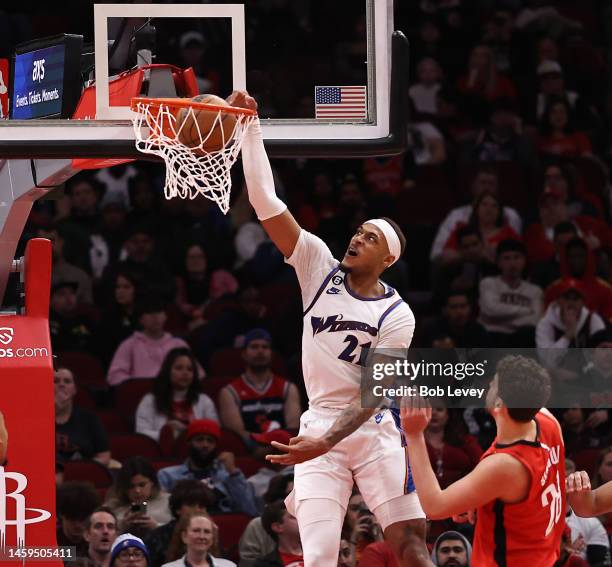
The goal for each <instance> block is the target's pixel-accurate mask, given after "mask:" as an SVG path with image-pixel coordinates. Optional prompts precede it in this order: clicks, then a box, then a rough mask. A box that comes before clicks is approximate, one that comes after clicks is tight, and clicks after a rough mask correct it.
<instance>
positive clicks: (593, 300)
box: [544, 237, 612, 321]
mask: <svg viewBox="0 0 612 567" xmlns="http://www.w3.org/2000/svg"><path fill="white" fill-rule="evenodd" d="M564 278H574V279H576V280H578V281H580V283H581V285H582V288H583V289H584V291H585V305H586V307H587V308H588V309H589V310H591V311H595V312H596V313H598V314H599V315H601V316H602V317H603V318H604V319H605V320H607V321H610V320H612V286H610V284H609V283H607V282H606V281H604V280H602V279H601V278H598V277H597V276H596V273H595V258H594V257H593V253H592V251H591V250H590V249H589V247H588V245H587V243H586V242H585V241H584V240H583V239H582V238H580V237H575V238H573V239H572V240H570V241H569V242H568V243H567V244H566V245H565V247H564V248H563V249H562V250H561V278H560V279H558V280H557V281H555V282H553V283H552V284H551V285H550V286H548V287H547V288H546V291H545V294H544V302H545V304H546V306H548V305H549V304H550V303H552V302H553V301H555V300H556V299H558V297H559V296H560V295H561V289H562V286H563V281H564Z"/></svg>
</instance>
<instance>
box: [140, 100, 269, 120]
mask: <svg viewBox="0 0 612 567" xmlns="http://www.w3.org/2000/svg"><path fill="white" fill-rule="evenodd" d="M139 104H146V105H148V106H151V107H153V108H159V107H160V106H167V107H168V108H171V109H174V110H177V109H179V108H194V109H196V110H208V111H214V112H224V113H225V114H243V115H245V116H256V115H257V111H255V110H251V109H250V108H240V107H239V106H221V105H219V104H208V103H207V102H195V101H193V100H191V99H190V98H149V97H145V96H138V97H134V98H133V99H132V104H131V106H130V107H131V109H132V110H133V111H134V112H138V105H139Z"/></svg>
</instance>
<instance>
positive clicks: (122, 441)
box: [110, 433, 162, 462]
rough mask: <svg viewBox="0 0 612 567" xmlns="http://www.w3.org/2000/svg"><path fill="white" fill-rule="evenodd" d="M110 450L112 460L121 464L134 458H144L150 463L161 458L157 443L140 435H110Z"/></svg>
mask: <svg viewBox="0 0 612 567" xmlns="http://www.w3.org/2000/svg"><path fill="white" fill-rule="evenodd" d="M110 449H111V455H112V457H113V459H117V460H118V461H121V462H123V461H124V460H125V459H127V458H129V457H135V456H141V457H146V458H147V459H149V460H150V461H159V460H160V459H161V458H162V454H161V450H160V448H159V445H158V444H157V441H155V440H153V439H151V438H150V437H147V436H146V435H141V434H140V433H125V434H121V435H112V436H111V437H110Z"/></svg>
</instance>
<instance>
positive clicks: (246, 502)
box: [157, 419, 257, 516]
mask: <svg viewBox="0 0 612 567" xmlns="http://www.w3.org/2000/svg"><path fill="white" fill-rule="evenodd" d="M220 438H221V428H220V427H219V424H218V423H217V422H216V421H213V420H212V419H198V420H195V421H192V422H191V423H190V424H189V427H188V428H187V444H188V450H189V456H188V457H187V460H186V461H185V462H184V463H183V464H182V465H176V466H172V467H166V468H163V469H161V470H159V472H158V473H157V476H158V479H159V484H160V485H161V487H162V488H163V489H164V490H166V491H168V492H169V491H171V490H172V489H173V488H174V485H175V484H176V483H177V482H178V481H179V480H183V479H193V478H195V479H198V480H200V481H202V482H204V483H205V484H206V485H207V486H209V487H210V488H211V489H212V490H214V492H215V496H216V501H215V502H214V504H212V505H211V507H210V508H209V510H208V511H209V512H210V513H211V514H217V513H220V512H242V513H244V514H248V515H250V516H256V515H257V507H256V505H255V498H254V496H253V492H252V490H251V487H250V486H249V485H248V483H247V480H246V478H245V476H244V474H243V473H242V471H241V470H240V469H239V468H238V467H237V466H236V459H235V457H234V454H233V453H230V452H229V451H224V452H221V453H219V452H218V450H217V446H218V443H219V439H220Z"/></svg>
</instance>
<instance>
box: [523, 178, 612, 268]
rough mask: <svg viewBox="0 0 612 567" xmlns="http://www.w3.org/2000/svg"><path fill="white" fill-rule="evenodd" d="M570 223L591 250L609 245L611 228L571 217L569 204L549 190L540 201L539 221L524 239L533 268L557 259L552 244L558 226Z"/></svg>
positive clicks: (530, 228) (600, 223) (584, 218)
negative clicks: (554, 258)
mask: <svg viewBox="0 0 612 567" xmlns="http://www.w3.org/2000/svg"><path fill="white" fill-rule="evenodd" d="M567 221H571V222H572V223H573V224H574V225H575V226H576V228H577V229H578V231H579V232H578V234H579V235H583V236H584V238H585V240H586V241H587V242H588V244H589V246H590V247H591V248H592V249H593V250H596V249H597V248H599V247H600V246H602V245H603V246H607V245H608V243H609V241H610V229H609V228H608V226H607V225H606V224H605V223H603V222H601V221H599V220H598V219H594V218H592V217H587V216H583V215H580V216H577V217H573V218H572V217H571V215H570V212H569V209H568V206H567V203H566V202H565V200H564V199H563V196H562V195H561V193H559V192H558V191H556V190H554V189H551V188H550V187H546V188H545V189H544V191H543V192H542V194H541V195H540V198H539V219H538V221H537V222H535V223H533V224H532V225H531V226H529V227H528V228H527V230H526V231H525V235H524V240H525V246H527V256H528V259H529V262H530V263H532V264H535V263H538V262H543V261H546V260H549V259H551V258H553V257H554V255H555V245H554V243H553V237H554V230H555V226H557V225H558V224H559V223H562V222H567Z"/></svg>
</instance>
